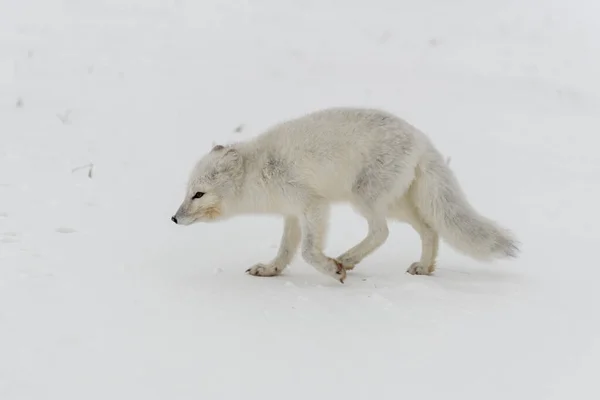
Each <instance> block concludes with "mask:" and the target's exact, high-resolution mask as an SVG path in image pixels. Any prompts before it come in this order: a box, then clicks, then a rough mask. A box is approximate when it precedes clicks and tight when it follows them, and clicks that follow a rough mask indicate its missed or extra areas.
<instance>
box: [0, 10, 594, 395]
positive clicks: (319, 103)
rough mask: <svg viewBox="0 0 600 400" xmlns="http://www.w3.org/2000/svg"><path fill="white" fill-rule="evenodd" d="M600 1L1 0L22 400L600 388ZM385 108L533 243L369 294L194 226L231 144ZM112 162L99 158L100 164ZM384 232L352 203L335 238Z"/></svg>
mask: <svg viewBox="0 0 600 400" xmlns="http://www.w3.org/2000/svg"><path fill="white" fill-rule="evenodd" d="M599 13H600V3H599V2H598V1H597V0H587V1H584V0H569V1H566V0H565V1H558V0H503V1H477V0H458V1H443V0H437V1H436V0H423V1H419V2H417V1H409V0H369V1H358V0H345V1H342V0H337V1H333V0H303V1H291V0H261V1H258V0H255V1H252V0H245V1H244V0H228V1H216V0H215V1H207V0H202V1H194V0H171V1H169V0H110V1H109V0H104V1H92V0H79V1H75V0H64V1H58V0H20V1H16V0H15V1H11V0H2V1H0V399H2V400H17V399H18V400H24V399H35V400H38V399H39V400H42V399H43V400H46V399H61V400H65V399H67V400H70V399H86V400H87V399H90V400H91V399H94V400H95V399H176V400H179V399H182V400H183V399H186V400H187V399H265V400H268V399H280V398H281V399H290V400H291V399H404V398H406V399H411V400H414V399H503V400H504V399H541V400H546V399H569V400H570V399H576V400H580V399H598V398H600V389H599V387H598V379H597V372H598V371H599V370H600V313H599V311H598V307H599V305H600V295H599V290H598V285H599V284H600V265H599V264H598V257H597V256H596V251H595V250H596V247H598V246H599V245H600V240H599V239H600V228H599V223H598V222H599V221H600V212H599V211H598V210H599V207H598V204H600V156H599V155H598V153H599V145H600V138H599V137H598V135H600V98H599V96H600V77H599V74H598V71H600V45H599V42H598V38H599V37H600V25H598V23H597V20H598V15H600V14H599ZM339 105H353V106H372V107H381V108H384V109H386V110H389V111H392V112H394V113H396V114H398V115H400V116H402V117H404V118H406V119H407V120H408V121H409V122H411V123H413V124H415V125H416V126H418V127H419V128H421V129H422V130H424V131H426V132H427V133H428V134H429V135H430V136H431V138H432V139H433V141H434V143H435V144H436V145H437V146H438V148H439V149H440V150H441V151H442V152H443V153H444V154H445V155H447V156H450V157H451V158H452V161H451V165H452V167H453V168H454V170H455V171H456V173H457V175H458V177H459V179H460V181H461V183H462V185H463V187H464V189H465V191H466V192H467V193H468V196H469V198H470V200H471V201H472V203H473V204H474V205H475V207H476V208H478V209H479V210H480V211H481V212H482V213H484V214H485V215H487V216H489V217H491V218H493V219H496V220H498V221H499V222H501V223H502V224H503V225H505V226H507V227H509V228H511V229H513V230H514V231H515V232H516V233H517V235H518V236H519V238H520V239H521V240H522V242H523V253H522V256H521V257H520V258H519V259H518V260H516V261H508V262H497V263H494V264H481V263H479V262H476V261H473V260H471V259H468V258H466V257H463V256H461V255H459V254H457V253H456V252H454V251H453V250H452V249H450V248H449V247H447V246H446V245H443V246H442V248H441V252H440V258H439V270H438V271H437V273H436V274H435V276H432V277H419V276H410V275H408V274H405V270H406V268H407V267H408V266H409V265H410V264H411V262H413V261H415V260H417V258H418V256H419V251H420V247H419V246H420V244H419V240H418V237H417V235H416V233H414V232H413V231H412V230H411V228H409V227H408V226H405V225H400V224H394V225H393V226H392V227H391V234H390V238H389V240H388V242H387V243H386V244H385V245H384V246H383V247H382V248H381V249H380V250H379V251H378V252H377V253H375V254H374V255H373V256H372V257H370V258H368V259H367V260H365V262H364V263H363V264H361V265H360V266H359V268H358V269H357V270H355V271H353V272H352V273H351V274H350V275H349V278H348V279H347V281H346V284H345V285H340V284H339V283H336V282H335V281H334V280H332V279H330V278H328V277H326V276H324V275H321V274H319V273H318V272H316V271H315V270H314V269H313V268H312V267H310V266H308V265H307V264H305V263H304V261H302V260H301V259H300V258H297V259H296V261H295V262H294V263H293V265H292V266H291V267H290V268H289V269H288V270H286V272H285V274H284V275H282V276H280V277H277V278H256V277H251V276H248V275H245V274H244V271H245V269H246V268H248V267H249V266H251V265H253V264H254V263H256V262H263V261H268V260H270V259H271V258H272V257H273V256H274V254H275V253H276V251H277V245H278V243H279V237H280V234H281V226H282V224H281V221H280V220H278V219H275V218H264V217H243V218H237V219H234V220H231V221H228V222H225V223H221V224H211V225H195V226H193V227H188V228H183V227H179V226H176V225H174V224H173V223H172V222H171V221H170V220H169V218H170V216H171V215H172V214H173V212H174V211H175V209H176V208H177V206H178V205H179V203H180V201H181V199H182V196H183V190H184V184H185V181H186V179H187V176H188V173H189V169H190V167H191V166H192V165H193V163H194V162H195V160H196V158H197V157H199V156H200V155H201V154H203V153H204V152H205V151H207V150H208V149H209V148H210V146H211V144H212V142H213V141H216V142H228V141H233V140H243V139H246V138H249V137H251V136H253V135H255V134H258V133H259V132H261V131H262V130H263V129H265V128H267V127H268V126H269V125H271V124H273V123H276V122H279V121H281V120H283V119H287V118H290V117H294V116H298V115H301V114H303V113H305V112H308V111H313V110H316V109H319V108H322V107H328V106H339ZM90 170H91V171H90ZM364 234H365V223H364V221H363V220H362V219H361V218H360V217H358V216H356V215H355V214H354V213H353V212H352V211H350V209H349V208H347V207H337V208H336V209H335V210H334V213H333V218H332V227H331V231H330V236H329V238H330V239H329V242H328V246H327V253H328V254H330V255H332V256H335V255H338V254H340V253H341V252H342V251H344V250H346V249H347V248H348V247H350V246H352V245H353V244H355V242H357V241H358V240H360V239H361V238H362V237H363V235H364Z"/></svg>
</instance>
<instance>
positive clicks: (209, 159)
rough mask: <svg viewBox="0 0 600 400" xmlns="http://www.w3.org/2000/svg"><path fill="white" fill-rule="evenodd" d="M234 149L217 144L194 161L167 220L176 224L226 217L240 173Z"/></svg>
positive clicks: (240, 166)
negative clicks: (180, 199)
mask: <svg viewBox="0 0 600 400" xmlns="http://www.w3.org/2000/svg"><path fill="white" fill-rule="evenodd" d="M242 163H243V160H242V157H241V155H240V154H239V153H238V151H237V150H235V149H234V148H230V147H224V146H220V145H217V146H215V147H214V148H213V149H212V150H211V151H210V153H208V154H206V155H205V156H204V157H202V158H201V159H200V161H198V163H197V164H196V165H195V167H194V168H193V170H192V173H191V175H190V178H189V181H188V184H187V189H186V193H185V198H184V199H183V202H182V203H181V206H179V209H178V210H177V212H176V213H175V215H173V216H172V217H171V220H172V221H173V222H175V223H176V224H180V225H191V224H193V223H196V222H212V221H216V220H221V219H224V218H226V217H227V214H228V211H229V210H230V209H231V208H232V207H231V205H228V204H227V203H228V201H227V200H228V199H230V201H231V200H233V199H234V198H235V191H236V183H237V182H238V181H239V177H240V176H241V175H242V173H243V165H242Z"/></svg>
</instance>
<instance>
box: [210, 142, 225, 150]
mask: <svg viewBox="0 0 600 400" xmlns="http://www.w3.org/2000/svg"><path fill="white" fill-rule="evenodd" d="M224 148H225V147H224V146H221V145H220V144H215V143H214V142H213V148H212V150H211V152H212V151H219V150H223V149H224Z"/></svg>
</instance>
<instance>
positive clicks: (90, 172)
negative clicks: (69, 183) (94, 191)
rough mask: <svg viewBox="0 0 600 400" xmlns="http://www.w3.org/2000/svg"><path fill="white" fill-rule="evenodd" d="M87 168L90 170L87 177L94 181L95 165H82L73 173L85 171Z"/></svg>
mask: <svg viewBox="0 0 600 400" xmlns="http://www.w3.org/2000/svg"><path fill="white" fill-rule="evenodd" d="M85 168H89V169H88V173H87V176H88V178H90V179H92V178H93V175H94V164H93V163H89V164H85V165H82V166H80V167H76V168H73V169H72V170H71V172H76V171H79V170H80V169H85Z"/></svg>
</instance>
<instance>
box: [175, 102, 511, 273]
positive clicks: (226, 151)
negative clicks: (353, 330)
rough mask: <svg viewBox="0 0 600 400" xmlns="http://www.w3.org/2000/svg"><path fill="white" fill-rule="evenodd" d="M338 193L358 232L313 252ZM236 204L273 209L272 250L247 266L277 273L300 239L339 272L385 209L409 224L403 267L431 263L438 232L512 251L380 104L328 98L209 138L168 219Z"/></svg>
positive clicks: (411, 131)
mask: <svg viewBox="0 0 600 400" xmlns="http://www.w3.org/2000/svg"><path fill="white" fill-rule="evenodd" d="M335 202H348V203H350V204H351V205H352V206H353V208H354V209H355V210H356V211H357V212H358V213H359V214H360V215H362V216H363V217H364V218H365V219H366V220H367V222H368V227H369V228H368V230H369V231H368V234H367V236H366V237H365V238H364V240H362V241H361V242H360V243H358V244H357V245H356V246H354V247H352V248H351V249H349V250H348V251H346V252H345V253H343V254H342V255H340V256H339V257H336V258H335V259H334V258H330V257H327V256H326V255H324V254H323V247H324V240H325V235H326V231H327V225H328V212H329V207H330V205H331V204H332V203H335ZM245 213H265V214H279V215H282V216H283V217H284V221H285V222H284V231H283V236H282V238H281V245H280V248H279V252H278V254H277V256H276V257H275V258H274V259H273V260H272V261H271V262H269V263H266V264H257V265H255V266H253V267H251V268H249V269H248V270H247V272H248V273H250V274H251V275H256V276H273V275H278V274H280V273H281V272H282V271H283V270H284V269H285V268H286V266H287V265H288V264H289V263H290V262H291V261H292V258H293V257H294V255H295V253H296V251H297V249H298V247H299V245H300V242H301V239H302V256H303V258H304V259H305V260H306V261H307V262H308V263H309V264H311V265H313V266H314V267H315V268H316V269H317V270H319V271H321V272H323V273H325V274H327V275H330V276H332V277H334V278H335V279H337V280H339V281H341V282H342V283H343V282H344V279H345V277H346V270H350V269H352V268H354V267H355V266H356V265H357V264H358V263H360V262H361V261H362V260H363V259H364V258H365V257H366V256H368V255H369V254H371V253H372V252H373V251H375V250H376V249H377V248H379V247H380V246H381V245H382V244H383V243H384V242H385V241H386V239H387V237H388V225H387V219H388V218H391V219H395V220H399V221H404V222H407V223H409V224H411V225H412V227H413V228H414V229H415V230H416V231H417V232H418V233H419V235H420V237H421V241H422V250H421V259H420V260H419V261H417V262H415V263H413V264H412V265H411V266H410V267H409V268H408V272H409V273H411V274H418V275H427V274H431V273H432V272H433V271H434V269H435V262H436V257H437V251H438V242H439V237H441V238H443V239H445V240H446V242H448V243H449V244H450V245H451V246H453V247H454V248H455V249H457V250H459V251H461V252H462V253H465V254H467V255H469V256H471V257H474V258H476V259H480V260H490V259H494V258H505V257H516V255H517V253H518V251H519V250H518V242H517V241H516V240H515V239H514V238H513V237H512V235H511V234H510V232H508V231H507V230H505V229H503V228H501V227H499V226H498V225H496V224H495V223H494V222H493V221H491V220H489V219H487V218H485V217H483V216H481V215H479V214H478V213H477V212H476V211H475V210H474V209H473V207H472V206H471V205H470V204H469V203H468V202H467V200H466V198H465V195H464V193H463V192H462V189H461V187H460V186H459V184H458V181H457V180H456V178H455V176H454V174H453V172H452V171H451V170H450V168H449V166H448V164H447V162H446V161H445V160H444V158H443V157H442V155H441V154H440V153H439V152H438V151H437V150H436V148H435V147H434V146H433V144H432V143H431V142H430V141H429V139H428V138H427V137H426V136H425V134H424V133H422V132H421V131H419V130H418V129H416V128H415V127H413V126H412V125H410V124H408V123H407V122H405V121H403V120H402V119H400V118H398V117H396V116H394V115H392V114H389V113H387V112H385V111H381V110H374V109H356V108H333V109H325V110H321V111H317V112H314V113H311V114H308V115H305V116H303V117H300V118H296V119H292V120H289V121H286V122H283V123H280V124H278V125H276V126H274V127H272V128H271V129H269V130H268V131H267V132H265V133H263V134H261V135H259V136H257V137H256V138H253V139H251V140H249V141H246V142H241V143H235V144H231V145H228V146H215V147H214V148H213V150H212V151H211V152H209V153H208V154H206V155H205V156H204V157H203V158H202V159H201V160H200V161H199V162H198V163H197V164H196V166H195V168H194V169H193V171H192V174H191V177H190V179H189V183H188V187H187V192H186V196H185V199H184V201H183V203H182V204H181V206H180V207H179V209H178V210H177V213H176V214H175V215H174V216H173V218H172V219H173V221H174V222H176V223H179V224H182V225H189V224H192V223H195V222H209V221H217V220H222V219H224V218H228V217H231V216H234V215H240V214H245Z"/></svg>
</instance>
